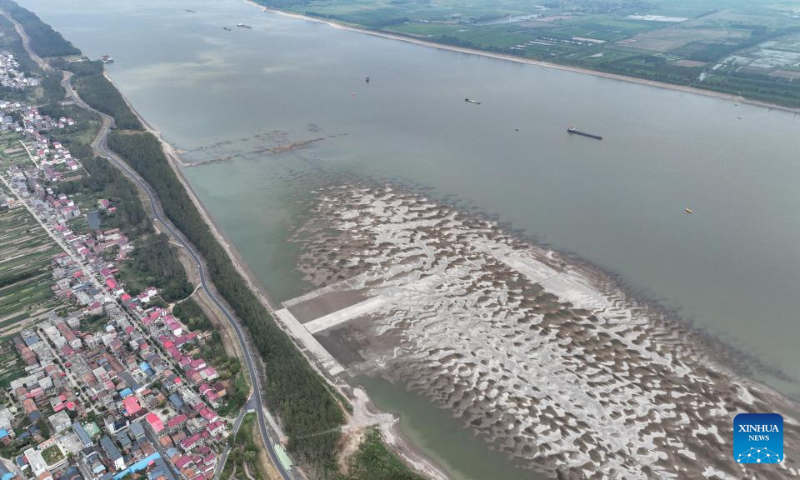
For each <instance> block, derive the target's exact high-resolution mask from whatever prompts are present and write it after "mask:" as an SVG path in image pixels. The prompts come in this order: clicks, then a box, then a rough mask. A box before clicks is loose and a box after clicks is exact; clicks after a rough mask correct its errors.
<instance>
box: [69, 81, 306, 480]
mask: <svg viewBox="0 0 800 480" xmlns="http://www.w3.org/2000/svg"><path fill="white" fill-rule="evenodd" d="M71 78H72V74H71V73H70V72H66V74H65V77H64V81H63V82H62V85H63V86H64V89H65V90H66V91H67V96H68V97H71V98H72V99H73V100H74V101H75V103H76V104H77V105H79V106H80V107H82V108H84V109H86V110H89V111H92V112H95V113H96V114H98V115H100V117H101V118H102V125H101V127H100V131H99V132H98V135H97V137H96V138H95V139H94V141H93V142H92V149H93V150H94V151H95V153H96V154H97V155H99V156H103V157H106V158H107V159H108V160H109V161H111V162H112V163H113V164H114V165H116V166H117V167H118V168H119V169H120V170H122V171H123V172H124V173H125V174H126V175H127V176H128V178H130V179H131V180H132V181H133V182H134V183H136V184H137V185H138V186H139V187H140V188H141V189H142V190H143V191H144V192H145V194H146V195H147V198H148V200H149V203H150V210H151V212H152V214H153V218H155V221H156V222H159V223H160V224H161V230H162V231H165V233H168V234H169V235H170V236H171V237H172V238H173V239H174V240H175V241H176V242H177V243H178V244H180V246H181V247H183V248H185V249H186V251H187V252H188V253H189V255H190V256H191V258H192V261H193V262H194V263H195V265H196V266H197V270H198V272H199V273H200V286H202V287H203V289H204V290H205V291H206V293H207V294H208V298H210V299H211V301H212V302H213V303H214V305H216V307H217V308H218V309H219V311H220V312H222V314H223V315H224V316H225V318H226V319H227V320H228V322H230V324H231V325H232V326H233V328H234V330H235V331H236V337H237V339H238V340H239V344H240V345H241V347H242V352H243V353H244V357H245V362H246V364H247V371H248V373H249V374H250V380H251V384H252V385H253V395H252V397H251V400H250V402H252V408H253V409H254V410H255V412H256V414H257V415H258V426H259V429H260V431H261V438H262V439H264V445H265V446H266V448H267V452H268V453H269V456H270V459H271V460H272V463H274V464H275V468H276V469H277V470H278V471H279V472H280V474H281V476H282V477H283V478H284V479H286V480H290V479H292V474H291V472H290V471H287V470H285V469H284V468H283V465H281V463H280V461H279V460H278V456H277V454H276V453H275V448H274V447H273V445H274V443H273V441H272V438H274V437H273V435H272V434H271V432H270V429H269V425H268V423H267V418H266V414H265V412H264V410H265V409H264V403H263V400H262V397H261V382H260V378H259V375H258V369H257V367H256V364H255V360H254V359H253V357H256V354H254V353H252V352H251V348H250V345H249V343H248V342H247V339H246V335H245V331H244V327H242V326H241V325H240V323H239V321H238V319H237V318H236V317H235V316H234V315H233V314H231V313H230V311H229V310H228V308H227V307H226V306H225V305H224V304H223V302H222V301H221V300H220V299H219V298H218V297H217V295H216V294H215V293H214V290H212V289H210V288H209V287H208V282H209V281H208V278H207V274H206V266H205V263H204V262H203V261H202V259H201V257H200V254H199V253H197V251H196V250H195V248H194V245H192V244H191V242H189V241H188V240H187V239H186V238H185V237H184V235H183V233H182V232H181V231H180V230H178V229H177V228H176V227H175V226H174V225H172V223H171V222H170V221H169V220H167V219H166V216H165V215H164V213H163V211H162V209H161V204H160V203H159V200H158V197H157V196H156V194H155V193H154V192H153V190H152V189H151V188H150V185H149V184H148V183H147V182H146V181H145V180H144V179H142V178H141V177H140V176H139V174H138V173H136V172H135V171H134V170H133V169H132V168H130V167H129V166H128V164H127V163H125V161H124V160H122V158H120V157H119V156H118V155H117V154H116V153H114V152H113V151H111V150H110V149H109V148H108V145H107V143H106V139H107V136H108V131H109V129H111V128H112V127H113V126H114V119H113V118H112V117H110V116H108V115H106V114H104V113H102V112H99V111H97V110H95V109H93V108H92V107H90V106H89V104H87V103H86V102H84V101H83V99H81V98H80V97H79V96H78V94H77V93H76V92H75V91H74V90H73V88H72V83H71V82H70V80H71ZM256 358H257V357H256ZM220 471H221V469H220Z"/></svg>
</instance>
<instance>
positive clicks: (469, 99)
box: [464, 98, 481, 105]
mask: <svg viewBox="0 0 800 480" xmlns="http://www.w3.org/2000/svg"><path fill="white" fill-rule="evenodd" d="M464 101H465V102H467V103H472V104H474V105H480V104H481V102H478V101H477V100H473V99H471V98H465V99H464Z"/></svg>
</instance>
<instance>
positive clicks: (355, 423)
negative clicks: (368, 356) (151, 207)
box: [103, 72, 448, 480]
mask: <svg viewBox="0 0 800 480" xmlns="http://www.w3.org/2000/svg"><path fill="white" fill-rule="evenodd" d="M103 75H104V76H105V77H106V78H107V79H108V81H109V82H111V83H112V85H114V87H115V88H117V90H118V91H120V90H119V88H118V87H117V85H115V84H114V81H113V79H112V78H111V77H110V75H108V72H103ZM120 95H122V98H123V99H124V101H125V103H126V104H127V105H128V108H129V109H130V110H131V112H133V114H134V115H135V116H136V117H137V118H138V119H139V121H140V122H141V123H142V125H143V126H144V128H145V131H146V132H148V133H150V134H152V135H153V136H154V137H155V138H156V139H158V141H159V142H160V144H161V146H162V149H163V150H164V154H165V156H166V157H167V160H168V163H169V164H170V167H171V168H172V170H173V171H174V172H175V175H176V176H177V178H178V179H179V181H180V182H181V184H182V185H183V187H184V188H185V189H186V191H187V193H188V195H189V197H190V199H191V201H192V203H193V204H194V206H195V208H196V209H197V210H198V212H199V213H200V215H201V216H202V217H203V220H204V221H205V223H206V224H207V225H208V227H209V230H210V231H211V233H212V234H213V235H214V238H215V239H216V241H217V242H218V243H219V244H220V245H221V246H222V247H223V249H224V250H225V252H226V253H227V254H228V256H229V258H230V259H231V262H232V263H233V265H234V267H235V268H236V270H237V272H238V273H239V274H240V275H241V276H242V278H244V279H245V281H246V282H247V283H248V286H249V288H250V290H251V291H252V292H253V293H254V294H255V295H256V297H257V298H258V300H259V301H260V302H261V303H262V305H263V306H264V307H265V308H266V309H267V311H268V312H269V313H270V315H272V317H273V318H277V317H275V311H276V310H278V309H279V307H278V306H277V304H276V302H275V301H274V300H273V299H272V298H271V297H270V295H269V293H268V292H267V290H266V288H265V287H264V286H263V285H262V284H261V282H260V281H259V280H258V278H257V277H256V275H255V273H254V272H253V271H252V270H251V269H250V267H249V266H248V265H247V262H246V261H245V260H244V258H243V257H242V255H241V253H240V252H239V251H238V250H237V249H236V247H235V246H234V245H233V243H232V242H231V241H230V240H229V239H228V238H227V237H226V236H225V234H224V233H223V232H222V229H221V228H220V227H219V225H218V224H217V223H216V221H215V220H214V218H213V216H212V215H211V214H210V213H209V212H208V210H207V209H206V207H205V205H204V204H203V202H202V201H201V200H200V199H199V197H198V196H197V193H196V192H195V191H194V189H193V188H192V186H191V184H190V183H189V182H188V180H187V179H186V178H185V177H184V175H183V172H182V170H181V168H180V166H181V165H183V164H184V162H183V161H182V160H181V158H180V156H179V154H178V152H177V150H176V149H175V147H174V146H173V145H172V144H170V143H169V142H168V141H167V140H166V139H165V138H164V137H163V135H162V134H161V132H160V131H158V130H157V129H155V128H154V127H153V126H152V125H151V124H150V123H149V122H148V121H147V119H146V118H145V117H144V116H143V115H142V114H141V113H140V112H139V111H138V110H136V108H135V107H134V106H133V104H132V102H131V101H130V100H129V99H128V98H127V97H126V96H125V95H124V94H123V93H122V92H121V91H120ZM276 323H277V324H279V325H280V322H276ZM284 331H285V330H284ZM288 333H289V332H287V334H288ZM295 345H296V346H297V347H298V348H299V345H300V344H299V343H298V342H297V341H296V340H295ZM300 350H301V352H302V351H303V350H302V349H300ZM304 355H305V356H306V359H307V360H308V362H309V364H310V365H311V366H312V368H314V370H315V371H316V372H317V373H318V374H319V375H320V376H321V377H323V378H325V379H326V381H327V382H328V384H329V385H330V386H332V387H333V388H335V389H336V391H337V392H338V393H339V394H340V395H342V397H344V398H348V399H349V401H350V404H351V405H352V406H353V412H352V414H351V415H350V418H349V419H348V423H347V425H346V426H345V427H343V429H344V430H351V431H357V430H362V431H363V430H364V429H366V428H369V427H370V426H374V425H377V426H379V427H380V429H381V431H382V433H383V435H384V438H385V440H386V443H387V444H388V445H389V446H390V447H391V448H392V450H393V451H395V453H397V454H398V455H399V456H400V457H402V458H403V460H404V461H405V462H406V463H407V464H409V465H411V466H412V467H413V468H414V469H416V470H418V471H419V472H421V473H422V474H424V475H426V476H427V477H428V478H432V479H434V480H446V479H447V478H448V476H447V475H446V474H445V473H444V471H443V469H442V468H441V467H440V466H438V465H437V464H436V463H435V462H434V461H433V460H432V459H431V458H430V457H428V456H427V455H425V454H424V452H422V450H420V449H419V448H418V447H416V445H414V444H413V442H412V441H411V440H410V439H409V438H407V436H405V434H404V433H403V432H402V430H401V429H400V426H399V424H398V422H395V421H391V422H387V421H386V417H385V415H386V414H383V413H380V412H377V408H376V407H375V406H374V403H373V402H372V401H371V400H369V398H368V397H367V396H366V393H363V391H362V393H361V394H359V393H356V392H354V393H353V395H350V394H349V390H351V388H352V386H351V385H349V384H347V383H346V382H344V381H342V380H340V379H337V378H333V377H331V376H330V375H328V374H327V372H325V371H323V370H322V369H320V368H319V367H318V366H317V364H316V362H315V359H313V358H310V357H309V356H308V355H306V354H305V352H304ZM273 426H275V427H276V425H274V422H273ZM279 436H281V437H283V436H284V434H283V432H280V431H279Z"/></svg>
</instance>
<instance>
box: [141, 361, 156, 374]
mask: <svg viewBox="0 0 800 480" xmlns="http://www.w3.org/2000/svg"><path fill="white" fill-rule="evenodd" d="M139 369H140V370H141V371H143V372H144V374H145V375H147V376H148V377H152V376H153V375H155V374H156V372H154V371H153V369H152V368H151V367H150V364H149V363H147V362H142V363H140V364H139Z"/></svg>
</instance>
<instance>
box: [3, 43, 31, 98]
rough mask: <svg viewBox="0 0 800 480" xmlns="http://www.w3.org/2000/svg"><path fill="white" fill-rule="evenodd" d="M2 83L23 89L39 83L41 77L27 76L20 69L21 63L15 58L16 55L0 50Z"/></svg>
mask: <svg viewBox="0 0 800 480" xmlns="http://www.w3.org/2000/svg"><path fill="white" fill-rule="evenodd" d="M0 85H2V86H4V87H6V88H13V89H17V90H22V89H24V88H28V87H35V86H37V85H39V79H38V78H35V77H26V76H25V73H24V72H22V71H20V69H19V63H18V62H17V61H16V60H15V59H14V55H12V54H11V53H8V52H0Z"/></svg>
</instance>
